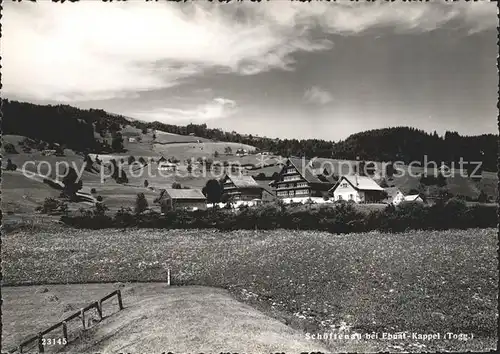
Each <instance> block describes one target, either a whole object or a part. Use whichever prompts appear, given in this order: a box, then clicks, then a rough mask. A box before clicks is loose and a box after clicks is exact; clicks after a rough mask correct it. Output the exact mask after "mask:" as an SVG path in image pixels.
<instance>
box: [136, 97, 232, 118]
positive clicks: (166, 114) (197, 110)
mask: <svg viewBox="0 0 500 354" xmlns="http://www.w3.org/2000/svg"><path fill="white" fill-rule="evenodd" d="M236 110H237V104H236V102H235V101H233V100H231V99H228V98H222V97H217V98H214V99H213V100H211V101H209V102H205V103H202V104H198V105H196V106H195V107H194V108H157V109H152V110H143V111H135V112H130V113H128V114H129V115H130V116H132V117H134V118H137V119H142V120H147V121H156V120H157V121H162V122H166V123H168V122H172V123H175V122H182V123H186V122H205V121H208V120H213V119H220V118H226V117H229V116H231V115H233V114H234V113H235V112H236Z"/></svg>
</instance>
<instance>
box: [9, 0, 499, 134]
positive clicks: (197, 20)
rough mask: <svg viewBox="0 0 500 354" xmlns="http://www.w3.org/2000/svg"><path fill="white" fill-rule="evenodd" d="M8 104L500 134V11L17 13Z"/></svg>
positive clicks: (331, 127) (351, 6)
mask: <svg viewBox="0 0 500 354" xmlns="http://www.w3.org/2000/svg"><path fill="white" fill-rule="evenodd" d="M2 20H3V26H2V30H3V31H2V37H3V38H2V43H1V54H2V66H3V69H2V74H3V75H2V83H3V92H2V95H3V96H4V97H7V98H11V99H17V100H21V101H29V102H34V103H57V102H64V103H66V104H71V105H75V106H79V107H86V108H90V107H92V108H102V109H105V110H108V111H110V112H115V113H121V114H123V115H126V116H129V117H133V118H138V119H142V120H147V121H153V120H159V121H162V122H166V123H172V124H181V125H184V124H189V123H191V122H192V123H207V124H208V126H210V127H219V128H222V129H224V130H229V131H231V130H236V131H238V132H241V133H252V134H259V135H261V136H269V137H282V138H285V137H294V138H322V139H328V140H339V139H343V138H345V137H347V136H348V135H349V134H352V133H355V132H359V131H363V130H367V129H373V128H380V127H387V126H398V125H407V126H413V127H417V128H420V129H424V130H427V131H433V130H437V131H438V133H440V134H441V133H443V132H444V131H445V130H446V129H447V130H457V131H459V132H460V133H463V134H471V135H472V134H481V133H488V132H491V133H497V129H496V117H497V110H496V101H497V93H496V91H497V86H498V75H497V69H496V56H497V46H496V26H497V15H496V4H494V3H489V2H478V3H472V2H468V3H465V2H459V3H432V4H430V3H390V2H377V3H375V4H367V3H365V2H360V3H352V2H348V1H346V2H344V1H341V0H340V1H338V2H337V3H332V2H330V3H328V2H312V3H299V2H288V1H283V0H276V1H268V2H262V3H260V4H256V3H250V2H243V3H236V2H232V3H230V4H221V5H219V4H216V3H209V2H206V1H197V2H195V1H193V2H189V3H186V4H179V3H167V2H149V3H146V2H144V1H129V2H127V3H116V2H113V3H103V2H100V1H80V2H78V3H70V2H66V3H64V4H55V3H51V2H48V1H46V2H38V3H31V2H28V1H24V2H21V3H12V2H7V3H5V4H4V13H3V19H2Z"/></svg>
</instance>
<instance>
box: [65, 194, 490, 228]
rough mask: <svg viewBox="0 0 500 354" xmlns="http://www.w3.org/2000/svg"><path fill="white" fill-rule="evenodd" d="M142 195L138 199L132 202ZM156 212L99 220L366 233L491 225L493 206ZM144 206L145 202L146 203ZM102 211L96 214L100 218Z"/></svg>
mask: <svg viewBox="0 0 500 354" xmlns="http://www.w3.org/2000/svg"><path fill="white" fill-rule="evenodd" d="M139 199H141V200H142V197H140V198H139V196H138V200H139ZM156 202H158V203H160V206H161V209H162V213H163V214H162V215H160V214H159V213H156V212H153V211H148V212H144V211H145V210H146V209H144V208H142V209H140V210H142V211H143V212H140V213H137V209H136V210H135V211H136V212H135V213H132V211H131V210H130V209H122V210H120V211H119V212H118V213H117V214H116V215H115V217H114V218H113V219H110V220H107V219H102V218H101V219H99V220H101V222H103V224H102V226H101V227H129V226H137V227H154V228H169V229H171V228H181V229H190V228H216V229H219V230H235V229H250V230H253V229H267V230H271V229H277V228H282V229H299V230H321V231H328V232H331V233H351V232H366V231H372V230H380V231H388V232H404V231H406V230H408V229H424V230H439V229H449V228H486V227H496V224H497V215H496V208H493V207H489V206H485V205H476V206H474V207H467V205H465V203H464V202H462V201H459V200H455V199H453V200H451V201H449V202H447V203H446V204H436V205H433V206H431V207H429V206H426V205H424V204H421V203H412V202H404V203H401V204H399V205H398V206H393V205H389V206H387V207H386V208H385V209H384V210H379V211H372V212H371V213H369V214H368V215H366V214H363V213H361V212H359V211H357V208H356V207H355V206H354V205H352V204H350V203H347V202H341V203H336V204H334V205H321V206H319V207H318V208H307V207H306V206H304V205H300V206H294V207H292V206H286V207H285V205H283V204H282V203H280V202H276V203H266V204H262V205H260V206H258V207H255V208H248V207H241V208H239V209H237V210H236V212H234V210H226V209H225V208H222V209H218V208H215V209H209V210H198V211H195V212H191V211H185V210H171V208H170V203H169V202H168V200H166V199H158V198H157V200H156ZM146 208H147V206H146ZM95 214H96V213H95V212H88V211H87V214H82V215H81V216H75V217H72V218H64V220H63V219H61V220H63V221H65V222H67V223H68V224H70V225H74V226H77V227H87V228H96V227H97V226H96V225H97V224H96V222H95V221H94V220H93V218H95V217H96V215H95ZM102 215H104V214H99V215H98V216H99V217H101V216H102Z"/></svg>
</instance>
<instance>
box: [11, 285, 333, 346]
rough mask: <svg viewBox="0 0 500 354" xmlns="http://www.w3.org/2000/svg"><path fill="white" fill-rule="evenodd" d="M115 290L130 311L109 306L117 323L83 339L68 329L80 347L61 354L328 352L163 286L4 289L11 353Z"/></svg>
mask: <svg viewBox="0 0 500 354" xmlns="http://www.w3.org/2000/svg"><path fill="white" fill-rule="evenodd" d="M116 288H120V289H121V291H122V295H123V302H124V306H125V310H123V311H121V312H117V307H118V306H117V303H116V298H113V300H112V301H110V302H106V303H104V315H105V316H108V315H112V314H113V316H111V317H108V318H106V319H105V320H104V321H103V322H102V323H100V324H99V325H97V326H94V327H93V328H91V329H90V331H88V332H86V333H85V334H84V335H83V336H81V337H80V336H79V334H80V329H81V325H80V323H79V320H78V319H76V320H74V321H71V322H70V323H69V325H70V338H71V339H73V340H75V341H74V342H73V343H72V344H71V345H70V346H67V347H66V348H64V351H66V352H68V351H70V352H79V353H89V352H101V353H106V352H109V353H117V352H120V351H121V348H123V347H124V346H127V350H128V351H130V352H150V353H153V352H162V349H165V348H169V350H172V351H174V352H203V351H210V352H214V353H215V352H222V351H224V350H229V349H230V350H231V351H233V352H243V351H252V352H269V353H270V352H278V351H284V352H301V351H312V350H323V351H324V349H323V348H322V347H321V345H320V343H314V342H312V341H306V340H305V338H304V335H303V334H302V335H301V334H300V333H299V332H296V331H294V330H293V329H291V328H289V327H286V326H285V325H283V324H282V323H280V322H278V321H276V320H273V319H271V318H269V317H267V316H265V315H264V314H262V313H259V312H257V311H255V309H253V308H251V307H249V306H247V305H244V304H242V303H239V302H237V301H235V299H234V298H231V297H230V296H229V294H228V293H227V292H226V291H224V290H221V289H214V288H204V287H182V288H176V287H168V286H166V285H165V284H162V283H155V284H140V283H135V284H87V285H76V284H75V285H52V286H50V285H49V286H41V287H7V288H4V300H5V303H4V314H3V321H4V332H3V340H4V344H5V345H6V347H10V346H13V345H15V344H16V343H19V342H20V341H22V340H23V339H24V337H26V336H27V335H30V334H32V333H36V332H37V331H38V330H40V329H43V328H46V327H48V325H50V324H53V323H56V322H58V321H60V320H61V318H63V317H66V316H68V315H70V314H71V313H73V312H75V311H77V310H78V309H79V308H81V307H83V306H85V305H87V304H88V303H90V302H92V301H95V300H96V299H99V298H101V297H103V296H104V295H106V294H108V293H110V292H111V291H113V290H114V289H116ZM43 289H45V290H46V291H47V292H42V291H43ZM89 316H90V313H89V315H88V316H87V317H89ZM166 319H168V320H166ZM55 333H56V332H55ZM47 349H55V347H48V348H47Z"/></svg>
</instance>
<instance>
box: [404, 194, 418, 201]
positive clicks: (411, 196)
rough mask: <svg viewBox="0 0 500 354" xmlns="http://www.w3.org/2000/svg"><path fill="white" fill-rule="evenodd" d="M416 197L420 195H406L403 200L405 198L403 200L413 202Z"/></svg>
mask: <svg viewBox="0 0 500 354" xmlns="http://www.w3.org/2000/svg"><path fill="white" fill-rule="evenodd" d="M418 197H420V195H419V194H412V195H406V196H405V199H404V200H405V201H407V202H413V201H415V200H416V199H417V198H418Z"/></svg>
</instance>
